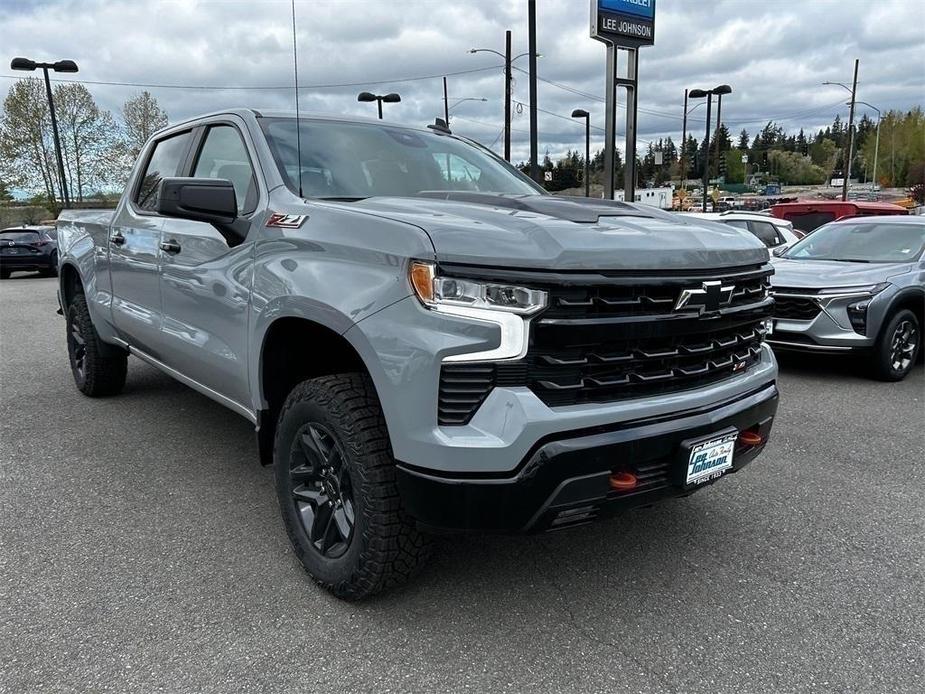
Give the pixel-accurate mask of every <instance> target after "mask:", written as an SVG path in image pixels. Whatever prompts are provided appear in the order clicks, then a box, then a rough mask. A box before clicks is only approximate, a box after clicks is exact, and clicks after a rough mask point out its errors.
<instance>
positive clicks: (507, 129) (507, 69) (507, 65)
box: [504, 30, 511, 161]
mask: <svg viewBox="0 0 925 694" xmlns="http://www.w3.org/2000/svg"><path fill="white" fill-rule="evenodd" d="M510 160H511V32H510V30H508V31H506V32H504V161H510Z"/></svg>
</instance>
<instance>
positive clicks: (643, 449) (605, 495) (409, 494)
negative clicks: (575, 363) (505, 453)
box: [398, 382, 778, 531]
mask: <svg viewBox="0 0 925 694" xmlns="http://www.w3.org/2000/svg"><path fill="white" fill-rule="evenodd" d="M777 401H778V391H777V387H776V385H775V384H774V383H773V382H771V383H767V384H765V385H764V386H762V387H761V388H759V389H757V390H754V391H752V392H750V393H748V394H746V395H744V396H740V397H736V398H734V399H732V400H729V401H726V402H723V403H719V404H717V405H715V406H713V407H710V408H703V409H698V410H688V411H686V412H681V413H673V414H670V415H662V416H655V417H650V418H647V419H638V420H635V421H629V422H623V423H620V424H617V425H612V426H602V427H595V428H591V429H585V430H581V431H572V432H564V433H561V434H556V435H552V436H548V437H546V438H545V439H541V440H540V441H538V442H537V443H536V445H534V446H533V448H532V449H531V450H530V451H529V452H528V454H527V455H526V456H525V457H524V458H523V460H521V461H520V464H519V465H518V466H517V468H516V470H515V471H514V472H513V473H512V474H510V475H500V476H494V475H491V476H489V475H482V476H476V475H471V476H470V475H460V474H458V473H456V474H452V473H450V474H446V473H443V474H441V473H435V472H434V471H433V470H425V469H422V468H418V467H415V466H412V465H408V464H405V463H401V462H400V463H399V464H398V487H399V492H400V494H401V497H402V503H403V505H404V507H405V509H406V510H407V511H408V512H409V513H410V514H411V515H412V516H413V517H414V518H415V519H416V520H417V521H418V523H419V524H421V525H422V526H424V527H426V528H430V529H442V530H479V531H539V530H547V529H554V528H559V527H565V526H570V525H575V524H579V523H584V522H587V521H590V520H592V519H594V518H597V517H599V516H603V515H607V514H610V513H614V512H616V511H619V510H622V509H626V508H630V507H633V506H639V505H644V504H650V503H652V502H654V501H656V500H659V499H662V498H667V497H673V496H686V495H688V494H690V493H692V492H693V491H695V490H696V489H699V487H697V488H693V489H690V488H686V487H685V485H684V479H683V475H684V472H685V470H686V459H685V458H684V455H685V454H684V452H683V451H684V449H683V445H682V444H683V442H685V441H688V440H690V439H697V438H699V437H703V436H709V435H711V434H714V433H718V432H722V431H724V430H727V429H730V428H735V429H736V430H738V431H742V430H745V429H749V428H752V427H758V431H759V432H760V433H761V434H762V435H763V438H764V440H765V441H766V440H767V436H768V434H769V433H770V430H771V425H772V422H773V419H774V415H775V413H776V412H777ZM764 446H765V443H764V442H763V443H761V444H760V445H758V446H754V447H742V446H739V447H737V448H736V452H735V456H734V459H733V467H732V469H731V470H730V472H737V471H738V470H740V469H741V468H742V467H744V466H745V465H747V464H748V463H749V462H751V461H752V460H753V459H754V458H755V457H756V456H757V455H758V454H759V453H760V452H761V451H762V450H763V448H764ZM621 470H626V471H631V472H633V473H634V474H635V475H636V476H637V478H638V480H639V483H638V484H637V487H636V488H635V489H633V490H631V491H615V490H613V489H611V488H610V484H609V477H610V475H611V474H612V473H613V472H616V471H621ZM727 474H728V473H727Z"/></svg>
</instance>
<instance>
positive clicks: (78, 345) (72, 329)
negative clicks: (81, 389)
mask: <svg viewBox="0 0 925 694" xmlns="http://www.w3.org/2000/svg"><path fill="white" fill-rule="evenodd" d="M68 323H69V324H70V325H69V326H68V331H67V349H68V353H69V354H70V356H71V368H72V369H73V370H74V380H75V381H77V383H78V384H82V383H83V382H84V381H86V378H87V363H86V362H87V340H86V338H85V337H84V335H83V331H82V330H81V328H80V321H79V320H70V321H68Z"/></svg>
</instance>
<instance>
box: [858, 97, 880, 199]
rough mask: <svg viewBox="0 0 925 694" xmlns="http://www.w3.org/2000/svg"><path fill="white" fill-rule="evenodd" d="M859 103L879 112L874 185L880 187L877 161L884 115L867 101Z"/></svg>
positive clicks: (875, 145)
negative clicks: (881, 123) (881, 122)
mask: <svg viewBox="0 0 925 694" xmlns="http://www.w3.org/2000/svg"><path fill="white" fill-rule="evenodd" d="M858 103H859V104H864V105H865V106H867V107H868V108H872V109H874V111H876V112H877V139H876V140H874V177H873V178H874V185H875V186H876V185H879V183H878V182H877V160H878V159H879V157H880V121H881V120H883V114H882V113H880V109H879V108H877V107H876V106H874V105H873V104H869V103H867V102H866V101H858Z"/></svg>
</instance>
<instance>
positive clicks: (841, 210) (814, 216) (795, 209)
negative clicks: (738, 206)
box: [771, 200, 909, 237]
mask: <svg viewBox="0 0 925 694" xmlns="http://www.w3.org/2000/svg"><path fill="white" fill-rule="evenodd" d="M771 214H772V215H774V216H775V217H777V218H778V219H786V220H788V221H790V222H792V223H793V231H794V232H795V233H796V234H797V235H798V236H801V237H802V236H806V234H808V233H809V232H811V231H812V230H813V229H815V228H816V227H821V226H822V225H823V224H828V223H829V222H834V221H835V220H836V219H842V218H843V217H869V216H871V215H887V214H909V212H908V210H906V208H905V207H900V206H899V205H893V204H890V203H888V202H842V201H841V200H813V201H804V202H784V203H780V204H779V205H774V206H773V207H772V208H771Z"/></svg>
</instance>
